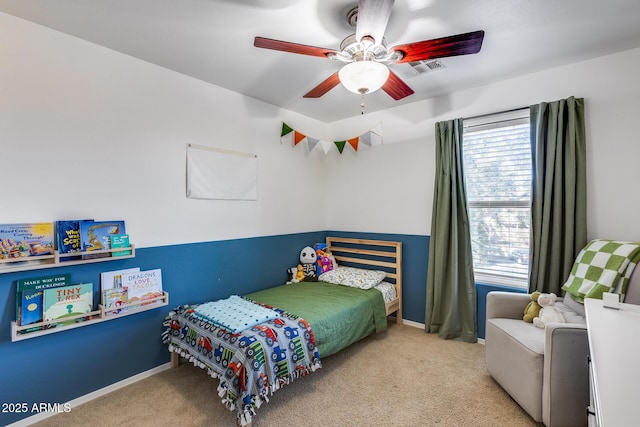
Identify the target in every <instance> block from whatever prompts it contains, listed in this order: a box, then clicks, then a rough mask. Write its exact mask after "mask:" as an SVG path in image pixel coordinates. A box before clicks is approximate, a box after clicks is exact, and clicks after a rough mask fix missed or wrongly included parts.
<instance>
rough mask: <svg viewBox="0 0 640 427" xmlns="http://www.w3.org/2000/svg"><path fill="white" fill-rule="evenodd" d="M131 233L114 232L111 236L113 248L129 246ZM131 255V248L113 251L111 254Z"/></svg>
mask: <svg viewBox="0 0 640 427" xmlns="http://www.w3.org/2000/svg"><path fill="white" fill-rule="evenodd" d="M130 246H131V245H130V244H129V235H128V234H114V235H113V236H111V249H116V248H129V247H130ZM124 255H131V250H126V251H113V252H111V256H124Z"/></svg>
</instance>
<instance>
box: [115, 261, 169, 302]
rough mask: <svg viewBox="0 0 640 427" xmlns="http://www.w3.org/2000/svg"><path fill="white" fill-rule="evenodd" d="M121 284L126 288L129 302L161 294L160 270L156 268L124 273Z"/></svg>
mask: <svg viewBox="0 0 640 427" xmlns="http://www.w3.org/2000/svg"><path fill="white" fill-rule="evenodd" d="M122 286H123V287H124V288H126V289H127V297H128V302H130V303H131V302H139V301H142V300H146V299H151V298H156V297H159V296H162V295H163V292H162V270H161V269H159V268H158V269H155V270H146V271H139V272H137V273H129V274H126V275H125V276H124V280H123V281H122Z"/></svg>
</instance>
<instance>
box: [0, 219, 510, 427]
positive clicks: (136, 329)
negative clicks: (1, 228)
mask: <svg viewBox="0 0 640 427" xmlns="http://www.w3.org/2000/svg"><path fill="white" fill-rule="evenodd" d="M327 235H332V236H341V237H352V238H361V239H381V240H396V241H401V242H402V244H403V245H402V250H403V262H402V267H403V318H404V319H405V320H410V321H413V322H416V323H424V322H425V317H424V314H425V301H426V280H427V267H428V258H429V255H428V254H429V236H418V235H404V234H382V233H350V232H349V233H348V232H338V231H321V232H311V233H299V234H286V235H279V236H267V237H256V238H248V239H235V240H226V241H216V242H206V243H193V244H185V245H173V246H162V247H154V248H142V249H137V250H136V257H135V258H130V259H124V260H115V261H109V262H103V263H95V264H86V265H79V266H71V267H59V268H55V269H44V270H34V271H27V272H21V273H5V274H0V366H1V367H2V368H0V384H2V387H1V388H0V403H26V404H27V407H28V408H29V409H30V408H31V407H32V406H33V404H34V403H35V404H39V403H65V402H68V401H70V400H73V399H76V398H78V397H80V396H83V395H85V394H88V393H91V392H93V391H96V390H99V389H101V388H104V387H106V386H109V385H111V384H114V383H116V382H118V381H121V380H123V379H126V378H128V377H131V376H133V375H136V374H138V373H141V372H144V371H147V370H149V369H152V368H154V367H157V366H160V365H162V364H164V363H167V362H168V361H169V353H168V352H167V349H166V347H165V346H164V345H163V344H162V342H161V339H160V335H161V333H162V330H163V327H162V322H163V320H164V318H165V316H166V315H167V313H168V312H169V310H170V309H171V308H172V307H176V306H178V305H184V304H191V303H198V302H203V301H209V300H215V299H219V298H225V297H227V296H229V295H232V294H238V295H242V294H246V293H249V292H253V291H256V290H260V289H263V288H267V287H272V286H276V285H280V284H282V283H284V282H285V281H286V279H287V274H286V270H287V269H288V268H290V267H293V266H295V265H297V263H298V256H299V253H300V250H301V249H302V248H303V247H304V246H307V245H310V244H313V243H315V242H322V241H324V239H325V238H326V236H327ZM130 267H140V268H141V269H142V270H149V269H155V268H160V269H162V277H163V286H164V289H165V290H166V291H167V292H168V293H169V296H170V301H169V306H168V307H162V308H159V309H154V310H150V311H147V312H143V313H139V314H135V315H132V316H127V317H123V318H117V319H114V320H111V321H107V322H101V323H97V324H92V325H88V326H86V327H80V328H76V329H73V330H68V331H61V332H59V333H54V334H51V335H46V336H41V337H36V338H32V339H28V340H24V341H19V342H15V343H14V342H11V334H10V328H11V326H10V323H11V321H12V320H14V319H15V281H16V280H17V279H24V278H35V277H44V276H50V275H53V274H59V273H68V274H71V280H72V282H74V283H79V282H92V283H94V284H95V288H96V290H97V289H98V286H99V277H100V273H101V272H103V271H110V270H119V269H123V268H130ZM498 289H499V290H505V288H504V287H498V286H493V285H485V284H478V285H477V290H478V333H479V336H480V337H481V338H482V337H484V322H485V310H484V307H485V304H486V294H487V293H488V292H489V291H491V290H498ZM507 290H511V289H507ZM31 415H35V413H32V412H31V411H30V410H29V411H27V412H26V413H6V412H5V413H0V425H6V424H9V423H12V422H15V421H18V420H20V419H22V418H26V417H28V416H31Z"/></svg>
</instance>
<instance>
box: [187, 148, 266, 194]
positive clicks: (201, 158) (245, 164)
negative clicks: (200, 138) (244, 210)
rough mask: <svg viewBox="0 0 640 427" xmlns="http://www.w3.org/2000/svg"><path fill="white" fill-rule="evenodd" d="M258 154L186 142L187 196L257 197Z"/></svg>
mask: <svg viewBox="0 0 640 427" xmlns="http://www.w3.org/2000/svg"><path fill="white" fill-rule="evenodd" d="M257 181H258V156H257V155H255V154H250V153H242V152H238V151H232V150H225V149H221V148H214V147H205V146H202V145H194V144H187V198H189V199H218V200H258V185H257Z"/></svg>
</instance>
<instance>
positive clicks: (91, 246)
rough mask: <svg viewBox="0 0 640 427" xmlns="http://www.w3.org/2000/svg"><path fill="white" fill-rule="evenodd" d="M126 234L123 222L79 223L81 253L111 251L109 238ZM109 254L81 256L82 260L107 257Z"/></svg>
mask: <svg viewBox="0 0 640 427" xmlns="http://www.w3.org/2000/svg"><path fill="white" fill-rule="evenodd" d="M119 234H126V230H125V225H124V221H122V220H117V221H81V222H80V242H81V244H82V251H83V252H93V251H104V250H109V249H111V236H113V235H119ZM109 256H110V253H109V252H105V253H97V254H87V255H83V256H82V258H83V259H91V258H103V257H109Z"/></svg>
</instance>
